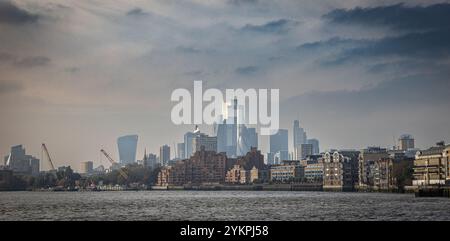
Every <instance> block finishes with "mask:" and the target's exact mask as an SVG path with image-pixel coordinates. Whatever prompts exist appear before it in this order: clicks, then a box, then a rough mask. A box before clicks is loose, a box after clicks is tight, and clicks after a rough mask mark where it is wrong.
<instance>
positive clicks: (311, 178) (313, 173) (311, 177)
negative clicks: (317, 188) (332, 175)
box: [305, 162, 323, 183]
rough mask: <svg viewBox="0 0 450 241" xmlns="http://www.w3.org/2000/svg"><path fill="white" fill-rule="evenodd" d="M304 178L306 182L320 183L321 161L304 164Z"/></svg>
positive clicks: (321, 175)
mask: <svg viewBox="0 0 450 241" xmlns="http://www.w3.org/2000/svg"><path fill="white" fill-rule="evenodd" d="M305 178H306V181H307V182H311V183H322V181H323V162H316V163H309V164H307V165H306V166H305Z"/></svg>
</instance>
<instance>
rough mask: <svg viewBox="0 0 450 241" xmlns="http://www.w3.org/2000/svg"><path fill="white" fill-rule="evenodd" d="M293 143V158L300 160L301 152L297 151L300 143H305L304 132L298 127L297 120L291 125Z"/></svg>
mask: <svg viewBox="0 0 450 241" xmlns="http://www.w3.org/2000/svg"><path fill="white" fill-rule="evenodd" d="M292 131H293V135H294V136H293V137H294V138H293V144H294V158H295V159H296V160H300V159H299V158H300V156H301V154H300V153H298V151H297V150H299V148H300V145H301V144H305V143H306V132H305V130H304V129H303V128H301V127H300V122H299V121H298V120H294V127H293V130H292Z"/></svg>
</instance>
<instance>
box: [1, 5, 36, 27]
mask: <svg viewBox="0 0 450 241" xmlns="http://www.w3.org/2000/svg"><path fill="white" fill-rule="evenodd" d="M38 17H39V16H38V15H36V14H32V13H29V12H28V11H26V10H24V9H21V8H19V7H17V6H16V5H14V4H13V3H12V2H10V1H1V2H0V24H2V23H4V24H25V23H34V22H36V21H37V20H38Z"/></svg>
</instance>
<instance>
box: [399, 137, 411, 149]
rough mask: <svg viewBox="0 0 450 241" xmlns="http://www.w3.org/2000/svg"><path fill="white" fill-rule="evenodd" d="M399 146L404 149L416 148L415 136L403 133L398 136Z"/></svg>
mask: <svg viewBox="0 0 450 241" xmlns="http://www.w3.org/2000/svg"><path fill="white" fill-rule="evenodd" d="M398 148H399V149H400V150H402V151H406V150H408V149H413V148H414V138H413V137H412V136H411V135H409V134H403V135H401V136H400V138H398Z"/></svg>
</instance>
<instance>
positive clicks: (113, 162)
mask: <svg viewBox="0 0 450 241" xmlns="http://www.w3.org/2000/svg"><path fill="white" fill-rule="evenodd" d="M100 151H101V152H102V153H103V155H105V156H106V158H107V159H108V161H109V162H111V164H112V165H113V166H114V164H116V161H114V159H112V158H111V157H110V156H109V154H108V153H107V152H106V151H105V150H103V149H101V150H100ZM118 171H119V173H120V175H121V176H122V177H123V178H124V179H125V180H126V179H128V175H127V174H126V173H125V172H124V171H123V170H122V169H121V168H119V169H118Z"/></svg>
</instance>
